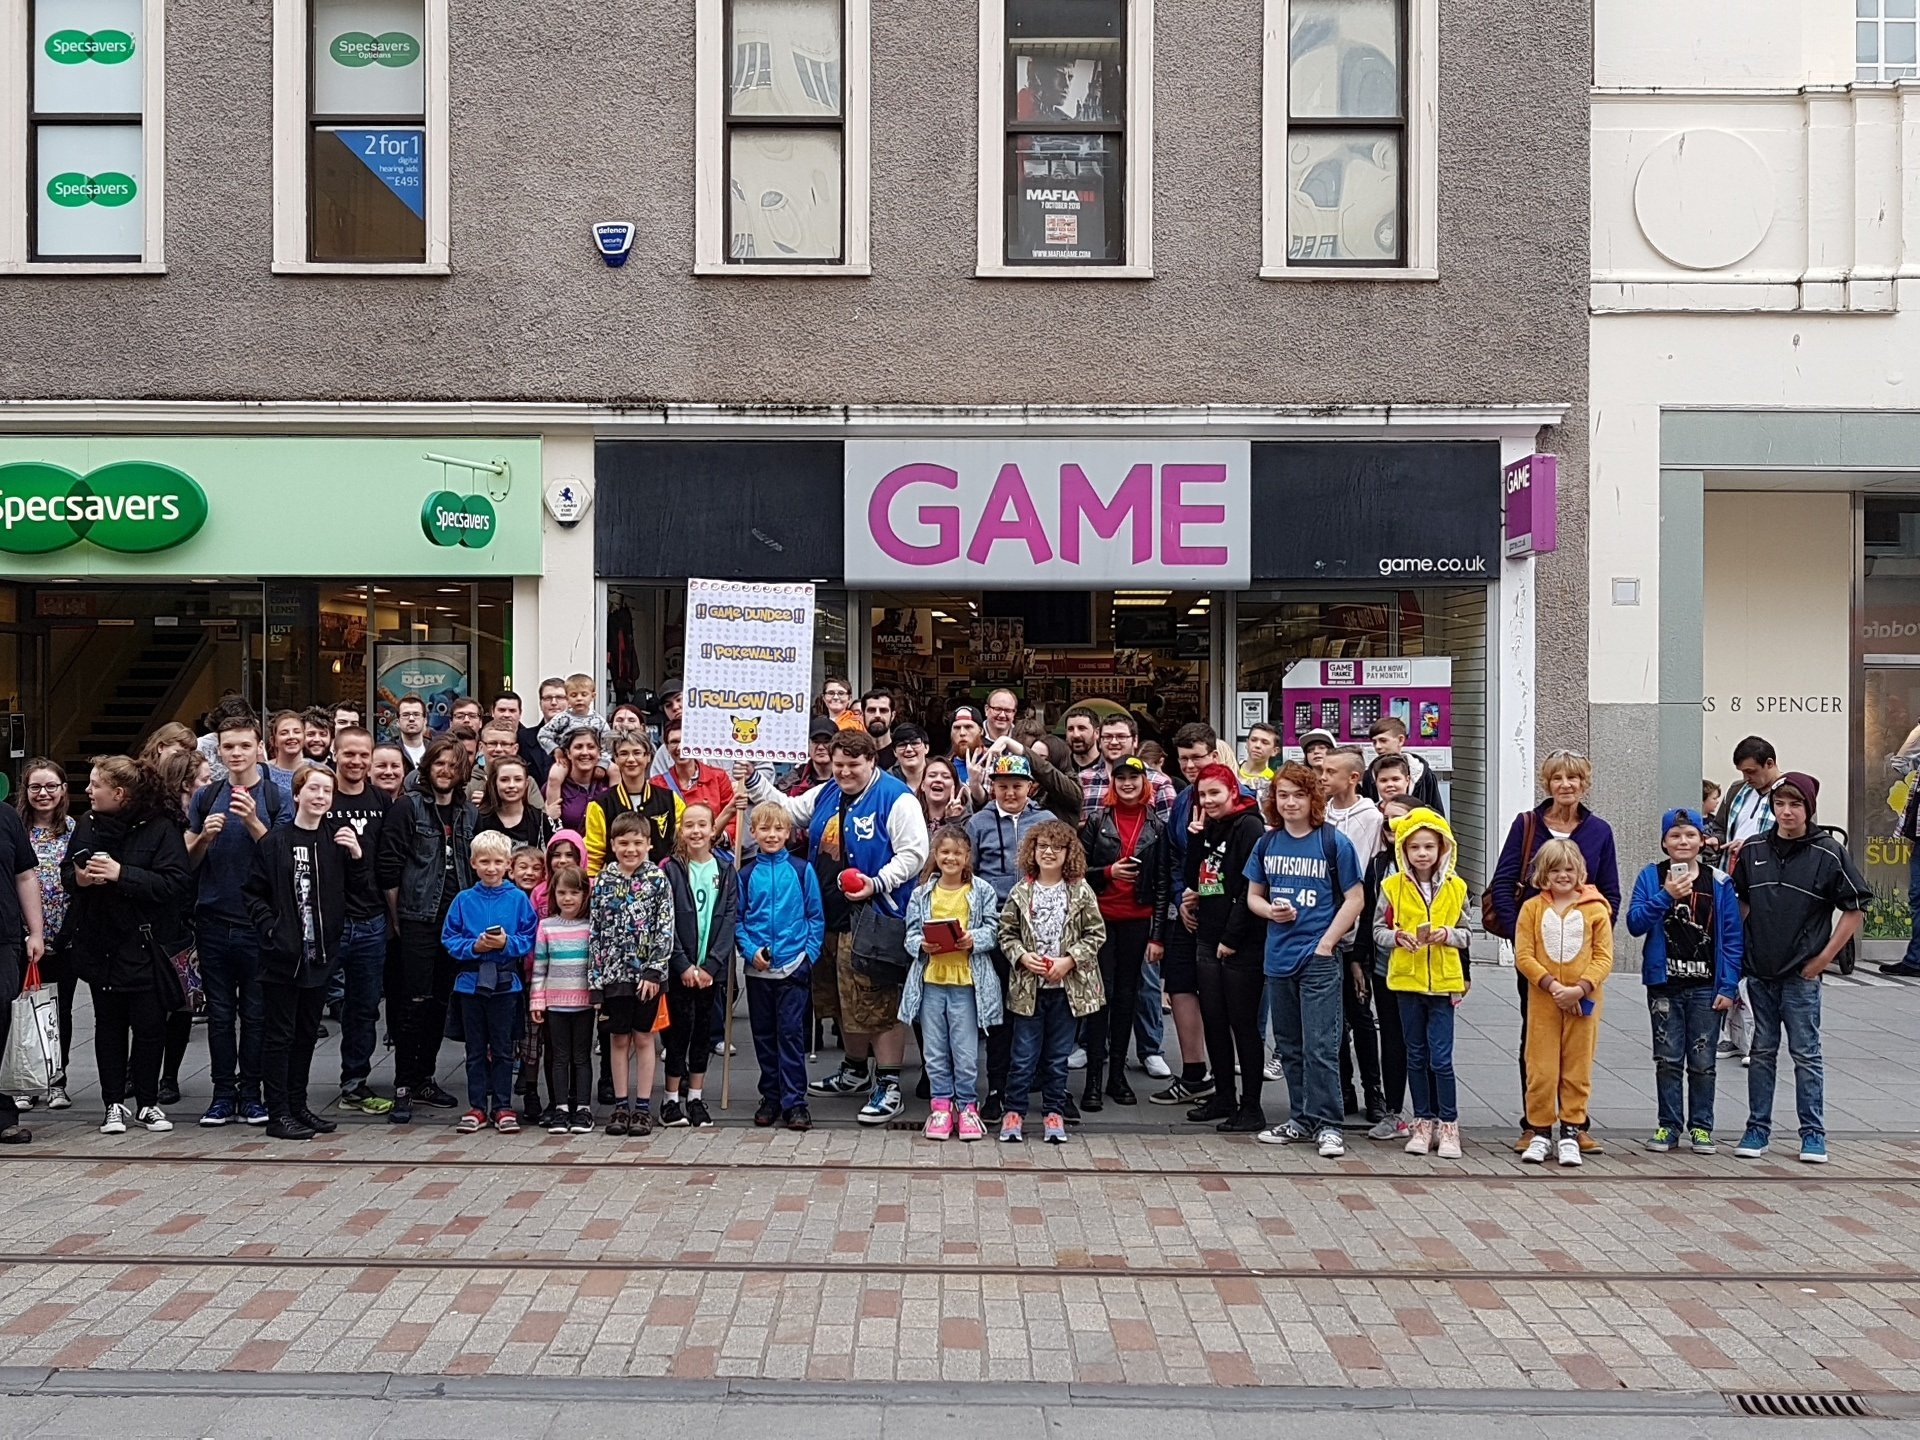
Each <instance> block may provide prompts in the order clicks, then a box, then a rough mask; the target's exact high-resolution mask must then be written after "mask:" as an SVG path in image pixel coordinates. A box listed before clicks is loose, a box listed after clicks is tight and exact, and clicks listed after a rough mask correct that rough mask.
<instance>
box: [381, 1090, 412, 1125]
mask: <svg viewBox="0 0 1920 1440" xmlns="http://www.w3.org/2000/svg"><path fill="white" fill-rule="evenodd" d="M387 1123H388V1124H389V1125H411V1124H412V1123H413V1095H412V1093H411V1092H409V1091H408V1090H406V1089H405V1088H402V1089H399V1090H395V1091H394V1092H393V1108H392V1109H391V1110H389V1111H387Z"/></svg>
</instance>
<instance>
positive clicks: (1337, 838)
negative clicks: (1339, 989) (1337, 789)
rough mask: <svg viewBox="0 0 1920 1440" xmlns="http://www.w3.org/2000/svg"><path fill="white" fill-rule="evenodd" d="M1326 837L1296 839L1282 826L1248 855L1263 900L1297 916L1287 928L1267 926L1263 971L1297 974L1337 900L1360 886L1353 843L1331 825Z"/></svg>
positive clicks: (1275, 974)
mask: <svg viewBox="0 0 1920 1440" xmlns="http://www.w3.org/2000/svg"><path fill="white" fill-rule="evenodd" d="M1322 829H1324V830H1325V832H1326V834H1325V836H1323V835H1322V833H1321V831H1320V830H1314V831H1311V832H1309V833H1308V834H1306V835H1303V836H1301V837H1299V838H1298V839H1296V838H1295V837H1293V836H1292V835H1289V834H1288V833H1287V832H1286V829H1285V828H1284V827H1282V828H1281V829H1279V830H1269V831H1268V832H1267V833H1266V834H1265V835H1263V836H1261V837H1260V843H1259V844H1257V845H1255V846H1254V847H1253V853H1252V854H1251V855H1249V856H1248V857H1247V868H1246V871H1245V874H1246V877H1247V879H1248V880H1249V881H1251V882H1252V883H1253V884H1256V885H1264V886H1266V887H1267V898H1268V899H1269V900H1273V901H1280V900H1285V901H1288V902H1290V903H1291V904H1292V906H1293V908H1294V911H1295V912H1296V913H1295V915H1294V918H1293V919H1292V920H1290V921H1288V922H1287V923H1286V924H1284V925H1283V924H1281V923H1280V922H1279V921H1277V920H1276V921H1272V922H1270V923H1269V924H1268V925H1267V964H1266V973H1267V974H1268V975H1270V976H1273V977H1276V978H1278V977H1282V976H1287V975H1293V974H1296V973H1298V971H1299V970H1300V968H1301V967H1302V966H1303V965H1305V964H1306V963H1307V960H1308V959H1309V958H1310V957H1311V956H1312V954H1313V950H1314V947H1315V946H1316V945H1318V944H1319V943H1320V939H1321V937H1322V936H1323V935H1325V934H1326V933H1327V929H1328V927H1330V926H1331V925H1332V924H1333V915H1334V912H1335V911H1336V910H1338V909H1339V908H1340V900H1341V897H1342V896H1344V895H1345V894H1346V893H1347V891H1348V890H1350V889H1352V888H1353V887H1354V886H1355V885H1358V884H1359V883H1360V857H1359V856H1357V855H1356V854H1354V851H1353V844H1352V842H1350V841H1349V840H1348V839H1347V837H1346V836H1344V835H1342V834H1341V833H1340V832H1339V831H1338V830H1335V829H1334V828H1333V827H1332V826H1331V825H1328V826H1323V827H1322ZM1328 837H1331V839H1332V840H1333V854H1334V863H1335V864H1336V865H1337V866H1338V867H1339V871H1340V874H1339V877H1338V879H1339V884H1338V886H1337V887H1336V886H1335V885H1334V883H1333V881H1332V879H1331V878H1330V877H1329V876H1328V875H1327V838H1328Z"/></svg>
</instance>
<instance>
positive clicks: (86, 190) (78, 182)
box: [47, 170, 140, 210]
mask: <svg viewBox="0 0 1920 1440" xmlns="http://www.w3.org/2000/svg"><path fill="white" fill-rule="evenodd" d="M139 193H140V187H139V186H138V185H137V184H135V183H134V179H133V177H132V176H131V175H122V174H121V173H120V172H119V171H118V170H107V171H103V172H102V173H101V174H98V175H82V174H81V173H80V172H79V171H78V170H69V171H67V172H66V173H65V174H62V175H56V176H54V177H53V179H51V180H49V181H48V182H47V198H48V199H49V200H51V201H53V203H54V204H56V205H64V206H66V207H67V208H68V209H69V210H73V209H78V208H79V207H80V206H82V205H104V206H106V207H107V208H108V209H109V210H115V209H118V208H119V207H120V206H122V205H128V204H131V203H132V202H133V197H134V196H136V195H138V194H139Z"/></svg>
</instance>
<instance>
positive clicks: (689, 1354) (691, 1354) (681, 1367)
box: [667, 1345, 719, 1380]
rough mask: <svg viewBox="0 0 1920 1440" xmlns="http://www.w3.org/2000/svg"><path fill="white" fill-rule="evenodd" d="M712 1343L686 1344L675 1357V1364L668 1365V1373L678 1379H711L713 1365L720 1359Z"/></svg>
mask: <svg viewBox="0 0 1920 1440" xmlns="http://www.w3.org/2000/svg"><path fill="white" fill-rule="evenodd" d="M718 1358H719V1357H718V1352H716V1351H715V1350H714V1348H713V1346H711V1345H686V1346H682V1347H681V1348H680V1350H679V1351H678V1352H677V1353H676V1354H675V1355H674V1357H673V1364H672V1365H670V1366H668V1367H667V1373H668V1374H669V1375H672V1376H673V1377H674V1378H675V1379H677V1380H711V1379H712V1378H713V1367H714V1363H715V1361H716V1360H717V1359H718Z"/></svg>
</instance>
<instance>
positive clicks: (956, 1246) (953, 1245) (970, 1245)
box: [940, 1240, 980, 1256]
mask: <svg viewBox="0 0 1920 1440" xmlns="http://www.w3.org/2000/svg"><path fill="white" fill-rule="evenodd" d="M940 1253H941V1254H942V1255H954V1256H962V1255H978V1254H979V1253H980V1247H979V1246H978V1245H976V1244H974V1242H973V1241H971V1240H942V1241H941V1242H940Z"/></svg>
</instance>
